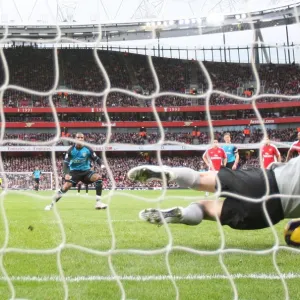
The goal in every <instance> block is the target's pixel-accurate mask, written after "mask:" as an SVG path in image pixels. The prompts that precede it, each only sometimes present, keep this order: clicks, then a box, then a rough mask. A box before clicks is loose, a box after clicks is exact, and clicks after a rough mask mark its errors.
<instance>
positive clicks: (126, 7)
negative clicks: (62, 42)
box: [0, 0, 299, 25]
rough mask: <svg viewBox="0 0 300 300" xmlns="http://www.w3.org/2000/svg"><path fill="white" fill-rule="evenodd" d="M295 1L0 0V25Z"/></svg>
mask: <svg viewBox="0 0 300 300" xmlns="http://www.w3.org/2000/svg"><path fill="white" fill-rule="evenodd" d="M298 2H299V0H297V1H296V0H263V1H262V0H26V1H24V0H0V11H1V14H0V18H1V19H0V23H1V24H9V25H21V24H23V25H47V24H48V25H53V24H56V23H57V22H58V23H63V24H66V23H71V24H74V23H76V24H99V23H101V24H105V23H124V22H136V21H147V20H149V21H151V20H176V19H190V18H201V17H207V16H208V15H213V14H235V13H240V14H242V13H247V12H253V11H260V10H261V11H263V10H267V9H270V8H276V7H282V6H285V5H293V4H295V3H298Z"/></svg>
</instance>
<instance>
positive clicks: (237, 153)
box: [232, 147, 240, 170]
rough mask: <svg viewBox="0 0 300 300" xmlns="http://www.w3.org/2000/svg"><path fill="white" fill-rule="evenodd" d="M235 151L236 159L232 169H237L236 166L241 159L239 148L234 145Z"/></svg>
mask: <svg viewBox="0 0 300 300" xmlns="http://www.w3.org/2000/svg"><path fill="white" fill-rule="evenodd" d="M234 153H235V161H234V164H233V167H232V170H236V168H237V166H238V164H239V161H240V155H239V149H238V148H236V147H234Z"/></svg>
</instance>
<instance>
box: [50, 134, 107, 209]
mask: <svg viewBox="0 0 300 300" xmlns="http://www.w3.org/2000/svg"><path fill="white" fill-rule="evenodd" d="M75 139H76V141H77V142H76V143H75V145H73V146H72V147H71V148H70V149H69V150H68V152H67V153H66V156H65V160H64V174H65V183H64V185H63V187H62V188H61V189H60V190H59V191H58V192H57V193H56V195H55V196H54V199H53V201H52V203H51V204H50V205H47V206H46V207H45V210H51V209H52V207H53V205H54V204H55V203H56V202H57V201H59V199H60V198H61V197H62V196H63V195H64V194H65V193H66V192H67V191H68V190H69V189H70V188H71V187H72V186H74V187H75V186H76V185H77V183H78V182H79V181H81V182H83V183H84V184H90V183H93V182H95V187H96V206H95V209H106V208H107V205H106V204H104V203H102V202H101V194H102V179H101V176H100V174H98V173H96V172H95V171H93V170H91V161H93V162H95V163H97V164H98V165H100V166H101V168H104V166H103V165H101V160H100V158H99V157H98V156H97V154H96V153H95V152H94V151H93V150H92V149H91V148H90V147H87V146H84V144H83V141H84V134H83V133H81V132H78V133H77V134H76V137H75Z"/></svg>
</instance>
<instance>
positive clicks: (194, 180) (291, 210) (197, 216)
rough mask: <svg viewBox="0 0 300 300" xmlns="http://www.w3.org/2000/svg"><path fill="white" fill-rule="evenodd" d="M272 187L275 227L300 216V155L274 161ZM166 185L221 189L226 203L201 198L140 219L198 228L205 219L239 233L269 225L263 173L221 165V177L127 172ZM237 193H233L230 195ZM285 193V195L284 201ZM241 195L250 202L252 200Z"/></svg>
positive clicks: (166, 170) (164, 170) (162, 170)
mask: <svg viewBox="0 0 300 300" xmlns="http://www.w3.org/2000/svg"><path fill="white" fill-rule="evenodd" d="M265 172H266V175H267V181H268V184H269V197H268V199H267V200H266V201H264V202H265V207H266V210H267V212H268V215H269V218H270V220H271V223H272V225H274V224H276V223H278V222H279V221H281V220H282V219H284V218H299V217H300V156H299V157H297V158H294V159H292V160H290V161H289V162H288V163H273V164H271V165H270V166H269V167H268V169H266V170H265ZM162 174H165V178H166V180H167V181H175V182H177V183H178V184H179V185H180V186H181V187H183V188H191V189H195V190H200V191H209V192H216V190H217V189H218V188H219V189H220V191H221V196H223V197H225V200H224V201H219V200H217V201H209V200H200V201H199V202H196V203H191V204H190V205H189V206H187V207H185V208H182V207H175V208H170V209H166V210H159V209H153V208H150V209H145V210H143V211H141V212H140V218H141V219H143V220H145V221H147V222H149V223H152V224H163V218H164V219H165V222H166V223H181V224H186V225H198V224H199V223H200V222H201V221H202V220H203V219H204V220H213V221H216V220H217V219H219V220H220V222H221V224H222V225H228V226H230V227H231V228H234V229H242V230H250V229H262V228H266V227H269V226H270V223H269V222H268V221H267V218H266V215H265V213H264V209H263V207H264V205H263V203H264V202H263V201H259V199H261V198H262V197H264V196H265V195H266V193H267V188H266V180H265V177H264V173H263V170H262V169H260V168H249V169H247V170H236V171H232V170H231V169H229V168H225V167H222V168H221V169H220V171H219V172H218V173H215V172H210V171H209V172H205V173H200V172H197V171H194V170H192V169H190V168H183V167H178V168H177V167H176V168H171V167H165V166H164V167H160V166H147V165H146V166H139V167H135V168H133V169H131V170H130V171H129V172H128V178H129V179H131V180H139V181H143V182H145V181H148V180H157V179H158V180H161V179H162V177H163V175H162ZM226 192H227V193H232V194H234V195H228V194H226ZM279 194H280V195H284V197H279ZM240 196H244V197H247V198H251V199H250V200H252V201H251V202H250V201H246V200H243V199H241V197H240Z"/></svg>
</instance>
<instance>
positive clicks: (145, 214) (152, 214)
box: [139, 207, 183, 225]
mask: <svg viewBox="0 0 300 300" xmlns="http://www.w3.org/2000/svg"><path fill="white" fill-rule="evenodd" d="M182 209H183V208H182V207H173V208H169V209H156V208H147V209H144V210H142V211H140V213H139V218H140V219H141V220H144V221H146V222H148V223H151V224H156V225H162V224H163V223H164V222H163V219H164V220H165V222H166V223H180V221H181V219H182Z"/></svg>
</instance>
